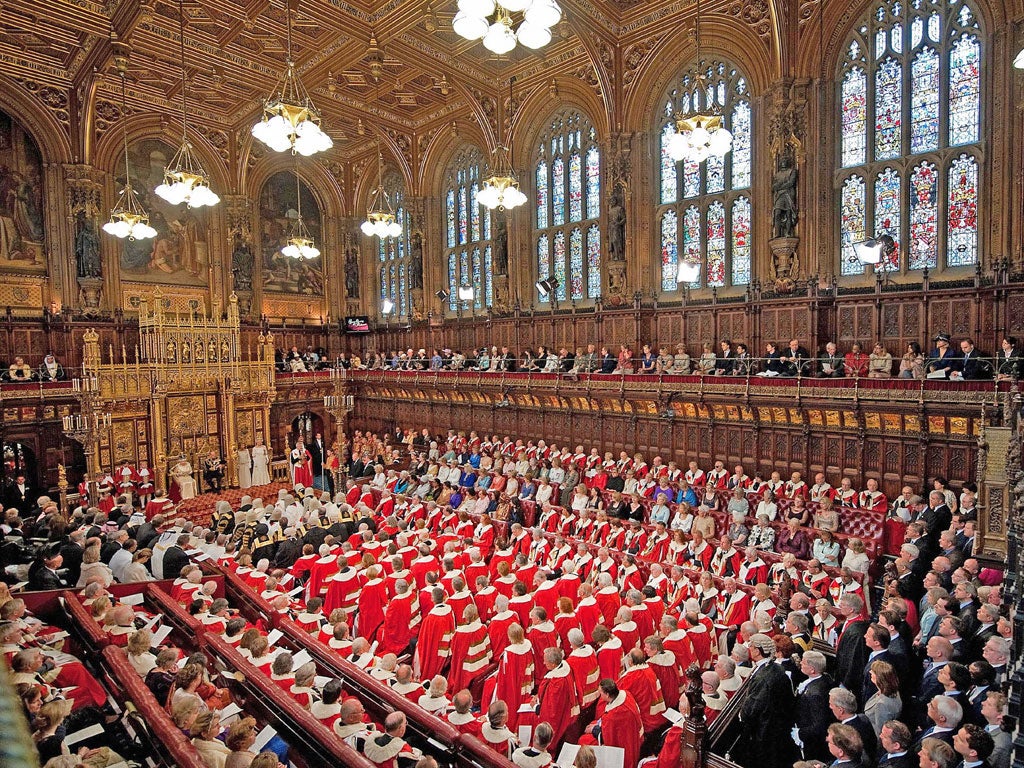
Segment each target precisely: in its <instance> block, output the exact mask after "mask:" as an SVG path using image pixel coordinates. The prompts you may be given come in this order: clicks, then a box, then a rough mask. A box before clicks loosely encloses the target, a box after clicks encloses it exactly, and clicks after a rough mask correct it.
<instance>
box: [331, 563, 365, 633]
mask: <svg viewBox="0 0 1024 768" xmlns="http://www.w3.org/2000/svg"><path fill="white" fill-rule="evenodd" d="M343 562H344V561H343ZM360 587H361V580H360V577H359V572H358V571H357V570H356V569H355V568H352V567H350V566H349V565H348V564H344V565H343V566H342V569H341V570H340V571H338V572H337V573H336V574H334V575H333V576H332V577H331V578H330V580H329V581H328V582H327V595H326V596H325V597H324V611H325V612H326V613H327V615H328V616H330V615H331V611H333V610H334V609H335V608H341V609H342V610H344V611H345V614H346V616H347V617H348V620H349V623H350V624H351V622H352V614H353V613H355V610H356V601H357V600H358V599H359V590H360Z"/></svg>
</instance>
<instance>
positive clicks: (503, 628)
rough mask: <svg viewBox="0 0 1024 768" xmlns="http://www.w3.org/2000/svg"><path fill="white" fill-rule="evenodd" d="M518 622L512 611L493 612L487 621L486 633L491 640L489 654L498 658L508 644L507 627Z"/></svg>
mask: <svg viewBox="0 0 1024 768" xmlns="http://www.w3.org/2000/svg"><path fill="white" fill-rule="evenodd" d="M518 623H519V617H518V616H516V614H515V612H514V611H509V610H504V611H500V612H498V613H495V614H494V615H493V616H492V617H491V620H490V621H489V622H487V634H488V636H489V637H490V641H491V656H492V657H493V658H495V659H500V658H501V654H503V653H504V652H505V648H506V646H508V643H509V640H508V628H509V627H511V626H512V625H513V624H518Z"/></svg>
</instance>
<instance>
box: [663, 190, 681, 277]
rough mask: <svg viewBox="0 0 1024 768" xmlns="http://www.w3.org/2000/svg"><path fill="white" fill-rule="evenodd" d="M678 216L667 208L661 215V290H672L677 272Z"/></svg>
mask: <svg viewBox="0 0 1024 768" xmlns="http://www.w3.org/2000/svg"><path fill="white" fill-rule="evenodd" d="M678 220H679V217H678V216H676V212H675V210H673V209H672V208H669V209H668V210H667V211H665V212H664V213H663V214H662V215H661V290H663V291H674V290H676V288H677V287H678V286H677V284H676V276H677V275H678V274H679V232H678V227H679V223H678Z"/></svg>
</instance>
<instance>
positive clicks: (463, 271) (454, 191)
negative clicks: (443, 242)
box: [445, 147, 493, 312]
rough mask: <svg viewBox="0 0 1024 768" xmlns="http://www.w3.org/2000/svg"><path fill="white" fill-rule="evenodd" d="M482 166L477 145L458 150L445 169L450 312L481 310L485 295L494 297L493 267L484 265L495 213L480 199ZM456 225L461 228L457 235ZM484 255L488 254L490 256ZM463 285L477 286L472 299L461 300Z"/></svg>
mask: <svg viewBox="0 0 1024 768" xmlns="http://www.w3.org/2000/svg"><path fill="white" fill-rule="evenodd" d="M482 167H483V162H482V154H481V152H480V151H479V150H478V149H476V148H475V147H464V148H462V149H460V150H459V151H457V152H456V153H455V155H454V156H453V157H452V160H451V162H450V163H449V164H448V168H447V170H446V172H445V189H446V193H445V201H446V203H447V206H448V208H447V210H446V211H445V220H446V221H447V222H448V226H449V237H448V249H447V251H448V252H447V258H448V280H447V286H446V289H445V290H447V291H448V301H447V309H448V311H449V312H456V311H458V310H459V309H460V308H461V309H462V310H463V311H466V310H469V309H481V308H483V307H484V306H485V298H486V297H488V296H493V287H492V285H491V269H490V267H489V266H488V267H487V268H486V269H485V268H484V261H486V259H489V258H490V246H489V241H490V239H491V212H490V211H489V210H487V209H486V208H483V207H482V206H481V205H480V204H479V202H478V195H479V191H480V169H481V168H482ZM463 206H465V207H463ZM456 223H457V224H456ZM452 227H457V236H455V237H453V236H452V235H453V234H456V233H453V232H452V231H451V228H452ZM466 246H472V250H471V251H470V250H466ZM482 254H487V256H486V259H484V257H483V255H482ZM482 259H483V261H482ZM462 286H470V287H472V288H473V301H472V302H465V301H461V302H460V301H459V299H458V291H459V288H461V287H462ZM487 303H488V304H489V303H490V301H489V300H488V301H487Z"/></svg>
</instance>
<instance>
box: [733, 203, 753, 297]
mask: <svg viewBox="0 0 1024 768" xmlns="http://www.w3.org/2000/svg"><path fill="white" fill-rule="evenodd" d="M750 275H751V264H750V198H749V197H738V198H736V201H735V202H734V203H733V204H732V283H733V285H748V284H749V283H750Z"/></svg>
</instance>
